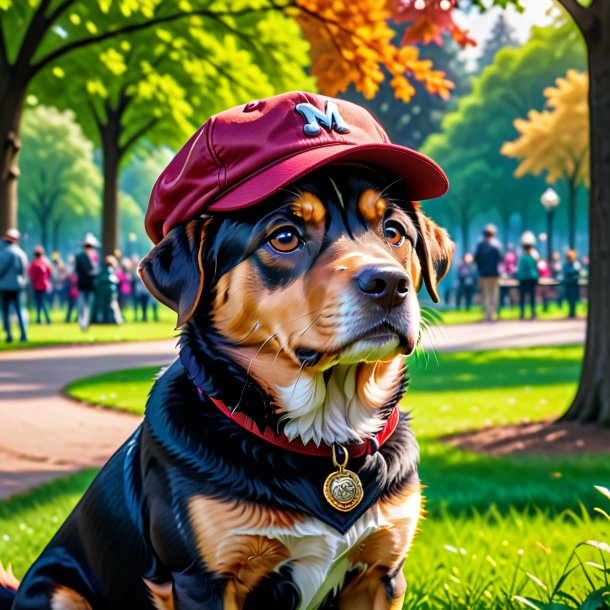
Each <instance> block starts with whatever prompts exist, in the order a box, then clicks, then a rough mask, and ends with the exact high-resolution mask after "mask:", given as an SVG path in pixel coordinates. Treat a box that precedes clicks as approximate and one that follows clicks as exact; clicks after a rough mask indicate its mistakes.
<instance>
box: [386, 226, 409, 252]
mask: <svg viewBox="0 0 610 610" xmlns="http://www.w3.org/2000/svg"><path fill="white" fill-rule="evenodd" d="M383 235H384V237H385V238H386V241H387V242H388V243H389V244H390V245H391V246H402V244H403V242H404V241H405V237H406V232H405V230H404V227H403V226H402V225H401V224H400V223H398V222H396V221H394V220H388V221H387V222H386V223H385V225H384V226H383Z"/></svg>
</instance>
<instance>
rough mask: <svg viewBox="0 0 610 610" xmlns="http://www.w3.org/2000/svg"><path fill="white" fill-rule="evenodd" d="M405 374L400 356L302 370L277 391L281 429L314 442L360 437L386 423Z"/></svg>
mask: <svg viewBox="0 0 610 610" xmlns="http://www.w3.org/2000/svg"><path fill="white" fill-rule="evenodd" d="M404 378H405V365H404V357H397V358H394V359H393V360H391V361H389V362H384V363H381V362H377V363H373V364H368V363H359V364H345V365H341V364H337V365H335V366H333V367H332V369H330V370H329V371H327V372H326V374H323V373H321V372H318V373H315V374H305V373H303V374H301V375H300V376H299V378H298V380H297V381H296V382H295V383H293V384H292V385H289V386H283V387H278V388H277V390H276V392H275V394H276V402H277V404H278V408H279V410H280V411H281V413H282V415H281V421H282V422H284V425H285V427H284V434H286V436H287V437H288V438H289V439H291V440H292V439H295V438H300V439H301V440H302V441H303V442H304V443H307V442H309V441H313V442H314V443H315V444H316V445H320V444H321V443H326V444H327V445H331V444H332V443H339V444H352V443H360V442H363V441H365V440H366V439H367V438H369V437H370V436H372V435H374V434H375V433H377V432H379V430H380V429H381V428H382V427H383V425H384V424H385V422H386V420H387V418H388V416H389V414H390V413H391V411H392V408H393V407H394V406H395V405H396V403H397V402H398V400H400V396H401V395H402V392H403V389H404V383H403V380H404Z"/></svg>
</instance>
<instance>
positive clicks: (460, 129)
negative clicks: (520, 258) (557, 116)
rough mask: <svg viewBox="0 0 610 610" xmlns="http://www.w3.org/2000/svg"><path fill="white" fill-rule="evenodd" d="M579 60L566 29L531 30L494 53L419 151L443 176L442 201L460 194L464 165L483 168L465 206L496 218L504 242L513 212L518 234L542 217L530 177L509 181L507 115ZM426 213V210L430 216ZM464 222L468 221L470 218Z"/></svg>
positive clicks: (511, 133) (538, 96) (538, 98)
mask: <svg viewBox="0 0 610 610" xmlns="http://www.w3.org/2000/svg"><path fill="white" fill-rule="evenodd" d="M584 61H585V59H584V52H583V49H582V46H581V45H580V41H579V37H578V32H577V31H576V28H574V27H573V26H572V25H571V24H567V23H565V24H563V25H561V26H559V27H558V26H549V27H545V28H535V29H534V31H533V33H532V36H531V38H530V40H529V41H528V42H527V43H526V44H524V45H523V46H522V47H520V48H514V49H503V50H501V51H500V52H498V53H497V55H496V57H495V59H494V62H493V63H492V64H491V65H489V66H488V67H487V68H485V70H484V71H483V72H482V73H481V74H480V75H479V76H477V77H475V78H473V80H472V83H471V85H472V90H471V92H470V93H469V94H467V95H465V96H464V97H462V98H461V99H460V100H459V101H458V104H457V108H456V110H455V111H454V112H450V113H448V114H447V115H445V117H444V118H443V120H442V122H441V131H440V132H439V133H438V134H433V135H432V136H430V137H429V138H428V140H427V141H426V142H425V143H424V145H423V147H422V152H424V153H427V154H429V155H431V156H432V157H433V158H434V159H436V160H437V161H438V162H439V163H440V164H441V166H442V167H444V168H446V171H447V172H448V175H449V181H450V184H451V187H450V190H449V193H448V195H447V199H448V200H450V199H451V197H452V193H453V191H454V188H455V189H456V192H458V191H461V190H462V187H461V186H460V185H461V183H462V176H467V175H469V174H470V173H471V172H470V170H469V166H470V165H474V166H475V167H479V168H480V164H481V163H484V164H485V166H486V168H487V171H486V173H485V175H481V181H480V183H479V184H478V185H477V184H476V183H475V184H474V187H473V190H472V191H471V193H470V196H469V197H468V201H469V203H468V205H469V206H472V207H473V209H474V208H477V209H481V208H484V209H485V210H486V214H487V216H488V220H492V219H493V216H494V215H495V216H497V218H498V219H499V221H500V222H501V224H502V225H503V227H504V235H503V239H504V240H505V242H508V241H510V236H509V235H508V232H507V229H508V226H509V221H510V219H511V217H512V216H513V215H514V214H515V213H517V214H519V216H520V217H521V230H524V229H526V228H531V224H532V221H533V219H534V214H535V213H538V214H539V215H541V214H542V208H541V206H540V205H539V203H538V200H539V197H540V193H541V192H542V190H543V189H544V183H543V182H542V180H540V179H537V178H534V177H532V176H526V177H524V178H522V179H521V180H515V179H514V178H513V172H514V171H515V168H516V166H517V163H516V162H515V161H513V160H512V159H509V158H507V157H505V156H504V155H502V154H501V153H500V147H501V146H502V144H503V143H504V142H505V141H506V140H509V139H513V138H514V137H515V136H516V135H517V132H516V131H515V128H514V126H513V120H514V117H515V116H517V115H518V114H519V113H521V114H525V113H526V112H527V110H528V109H529V108H531V107H532V104H538V105H541V104H542V103H543V100H544V97H543V95H542V87H544V85H546V84H548V85H551V84H552V83H553V82H554V81H555V79H556V78H557V77H558V76H559V75H561V74H565V72H566V70H567V69H568V68H571V67H577V68H578V67H581V66H583V65H584ZM517 109H520V111H518V110H517ZM434 207H435V206H430V207H429V211H430V213H431V214H432V215H433V216H434V215H435V210H434ZM450 209H452V210H454V214H453V221H454V222H455V223H456V224H458V225H460V226H461V227H464V223H465V222H467V221H466V220H465V219H464V217H463V216H461V214H462V212H463V210H461V208H460V207H459V204H458V203H457V202H456V204H455V205H453V204H451V205H450ZM458 212H460V215H457V213H458ZM459 216H461V217H459ZM490 216H491V218H490ZM472 217H473V215H468V218H469V219H470V220H472ZM462 231H464V229H463V228H462Z"/></svg>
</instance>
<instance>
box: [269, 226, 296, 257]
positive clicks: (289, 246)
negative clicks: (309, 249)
mask: <svg viewBox="0 0 610 610" xmlns="http://www.w3.org/2000/svg"><path fill="white" fill-rule="evenodd" d="M269 245H270V246H271V247H272V248H273V249H274V250H277V251H278V252H284V253H285V252H294V251H295V250H298V249H299V248H300V247H301V246H302V245H303V242H302V241H301V238H300V236H299V234H298V233H297V232H296V230H295V229H293V228H291V227H283V228H281V229H278V230H277V231H276V232H275V233H274V234H273V235H272V236H271V238H270V239H269Z"/></svg>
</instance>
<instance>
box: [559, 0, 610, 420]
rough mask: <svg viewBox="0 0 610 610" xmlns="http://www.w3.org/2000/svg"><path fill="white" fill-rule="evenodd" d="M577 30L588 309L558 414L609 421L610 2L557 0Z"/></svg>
mask: <svg viewBox="0 0 610 610" xmlns="http://www.w3.org/2000/svg"><path fill="white" fill-rule="evenodd" d="M559 2H560V4H561V5H562V6H563V7H564V8H565V9H566V11H567V12H568V13H569V14H570V15H571V17H572V19H573V20H574V23H576V25H577V26H578V29H579V30H580V32H581V33H582V36H583V38H584V40H585V44H586V47H587V51H588V74H589V121H590V122H589V137H590V143H591V148H590V176H591V188H590V191H589V258H590V268H589V310H588V311H589V313H588V320H587V338H586V342H585V354H584V361H583V367H582V373H581V376H580V382H579V386H578V391H577V393H576V397H575V399H574V402H573V403H572V405H571V406H570V408H569V409H568V411H567V412H566V414H565V415H564V417H563V419H565V420H569V421H579V422H583V423H595V424H597V425H600V426H610V375H608V371H610V308H609V307H608V302H609V301H610V257H609V256H608V229H609V227H608V219H609V218H610V187H609V186H608V176H609V175H610V112H608V107H609V106H610V99H609V95H610V2H603V1H601V0H592V1H591V2H589V3H588V5H587V6H585V5H583V4H580V3H579V2H578V1H577V0H559Z"/></svg>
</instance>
